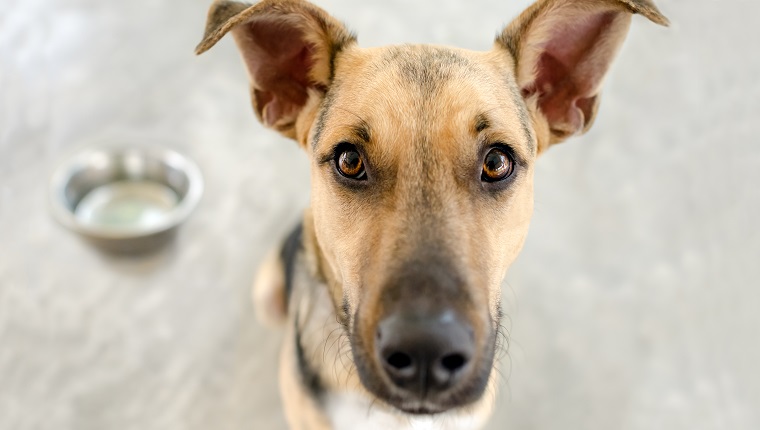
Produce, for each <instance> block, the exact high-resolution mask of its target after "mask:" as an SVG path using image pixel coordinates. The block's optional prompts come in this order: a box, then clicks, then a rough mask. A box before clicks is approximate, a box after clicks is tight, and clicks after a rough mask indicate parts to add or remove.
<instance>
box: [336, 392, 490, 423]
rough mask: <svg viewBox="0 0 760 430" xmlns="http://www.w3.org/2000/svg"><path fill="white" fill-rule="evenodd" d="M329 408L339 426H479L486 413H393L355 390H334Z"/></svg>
mask: <svg viewBox="0 0 760 430" xmlns="http://www.w3.org/2000/svg"><path fill="white" fill-rule="evenodd" d="M326 412H327V415H328V416H329V418H330V421H331V422H332V424H333V428H334V429H335V430H357V429H361V430H388V429H394V430H476V429H479V428H481V427H482V426H483V421H484V417H482V416H478V415H477V414H456V415H453V414H443V415H439V416H409V415H403V414H399V413H392V412H389V411H387V410H385V409H384V408H383V407H381V406H379V405H377V404H375V405H373V404H372V402H371V401H370V400H369V399H367V398H366V397H364V396H361V395H359V394H355V393H331V394H329V395H328V398H327V402H326Z"/></svg>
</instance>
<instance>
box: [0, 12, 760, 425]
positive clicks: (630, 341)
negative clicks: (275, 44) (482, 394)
mask: <svg viewBox="0 0 760 430" xmlns="http://www.w3.org/2000/svg"><path fill="white" fill-rule="evenodd" d="M473 3H475V2H464V1H456V0H437V1H433V0H428V1H417V0H415V1H414V2H408V1H407V2H405V1H402V0H372V1H362V2H357V1H355V0H353V1H352V0H323V1H320V2H319V4H320V5H322V6H323V7H325V8H326V9H328V10H329V11H331V12H333V13H334V14H335V15H336V16H338V17H339V18H341V19H342V20H344V21H346V22H348V23H349V24H350V26H351V27H352V28H353V29H355V30H356V31H357V32H358V34H359V36H360V41H361V42H362V44H363V45H365V46H372V45H381V44H387V43H401V42H431V43H439V44H452V45H458V46H463V47H467V48H473V49H487V48H488V47H490V44H491V40H492V39H493V36H494V34H495V32H496V30H497V28H499V27H500V26H501V25H502V24H504V23H506V22H508V20H509V19H510V18H511V17H512V16H514V15H515V14H516V13H517V12H519V11H520V10H522V8H523V7H524V6H525V5H526V4H527V1H525V0H520V1H510V2H506V1H479V2H477V3H478V4H482V7H477V8H475V7H473V6H472V4H473ZM660 4H661V7H662V9H663V11H664V12H665V13H666V14H667V15H669V17H670V18H671V19H672V21H673V26H672V27H671V28H670V29H663V28H659V27H656V26H654V25H650V24H648V23H647V22H645V20H643V19H640V18H639V19H636V20H635V22H634V25H633V28H632V32H631V35H630V37H629V40H628V42H627V43H626V46H625V48H624V51H623V53H622V55H621V56H620V58H619V61H618V62H617V63H616V65H615V68H614V70H613V72H612V74H611V77H610V79H609V80H608V81H607V85H606V91H605V95H604V98H603V103H602V108H601V112H600V115H599V118H598V120H597V123H596V125H595V127H594V129H593V130H592V132H591V133H590V134H589V135H587V136H586V137H585V138H582V139H577V140H575V141H573V142H571V143H567V144H565V145H562V146H560V147H557V148H554V149H552V150H551V151H550V152H549V153H547V154H546V156H544V157H543V158H542V159H541V160H540V162H539V164H538V169H537V173H536V211H535V217H534V221H533V224H532V226H531V233H530V235H529V238H528V242H527V244H526V246H525V250H524V252H523V254H522V255H521V257H520V258H519V259H518V261H517V262H516V264H515V265H514V267H513V269H512V270H511V272H510V274H509V276H508V283H507V284H506V285H505V297H506V310H507V314H508V315H509V317H510V318H511V339H512V344H511V348H510V350H509V357H508V358H507V359H505V360H504V363H503V364H504V374H505V378H504V386H505V388H504V389H503V390H502V392H501V395H500V400H499V408H498V412H497V414H496V416H495V418H494V419H493V424H492V425H491V427H490V428H491V429H521V430H522V429H536V430H539V429H540V430H548V429H563V430H566V429H583V430H591V429H594V430H609V429H642V430H643V429H647V430H649V429H663V430H680V429H683V430H686V429H688V430H697V429H731V430H739V429H746V430H754V429H758V428H760V411H759V407H760V370H758V368H757V366H758V363H760V347H759V346H758V344H759V343H760V314H758V309H759V308H760V267H759V265H758V257H759V256H760V234H759V233H758V229H757V220H758V217H759V216H760V192H758V188H757V187H758V185H760V173H759V172H758V171H759V170H760V169H758V167H760V144H759V143H758V138H757V134H758V132H759V131H760V127H758V115H760V79H758V77H759V76H760V57H758V55H757V46H756V45H757V42H758V41H760V31H758V26H757V20H756V17H757V16H758V14H760V4H758V3H757V2H749V1H744V2H725V1H721V2H718V1H711V0H689V1H687V0H670V1H667V0H661V1H660ZM206 6H207V2H206V1H205V0H204V1H201V0H192V1H191V0H163V1H158V0H129V1H107V2H106V1H98V0H55V1H53V0H47V1H45V0H10V1H9V0H4V1H3V2H2V3H0V429H3V430H31V429H56V430H88V429H92V430H103V429H141V430H146V429H161V430H170V429H177V430H180V429H181V430H192V429H204V430H205V429H281V428H283V426H284V423H283V419H282V418H281V414H280V410H279V400H278V394H277V389H276V382H275V380H274V374H275V372H274V366H275V365H276V350H277V346H278V343H279V337H278V333H276V332H271V331H267V330H265V329H263V328H262V327H260V326H259V325H257V323H256V322H255V320H254V315H253V312H252V309H251V306H250V305H249V301H248V294H249V285H250V283H251V280H252V277H253V274H254V269H255V267H256V265H257V263H258V262H259V261H260V260H261V258H262V257H263V255H264V253H265V252H266V251H267V249H268V248H270V247H271V246H273V245H274V244H275V243H276V242H277V240H278V239H279V238H280V237H281V236H282V234H283V233H284V232H285V231H286V230H287V229H288V227H289V226H290V225H291V223H292V222H294V221H295V220H296V219H297V218H298V217H299V214H300V211H301V210H302V208H304V207H305V206H306V205H307V203H308V191H307V190H308V186H307V180H308V172H307V164H306V158H305V156H304V155H302V154H301V153H300V152H299V150H298V149H297V148H296V146H295V145H294V144H291V143H290V142H288V141H285V140H284V139H282V138H280V137H278V136H277V135H275V134H274V133H273V132H269V131H266V130H264V129H262V128H261V127H260V126H259V125H258V124H257V123H256V122H255V120H254V118H253V116H252V114H251V112H250V108H249V101H248V95H247V88H246V86H247V84H246V80H245V76H244V74H243V70H242V67H241V65H240V63H239V60H238V58H237V54H236V52H235V50H234V47H233V44H232V42H231V41H230V40H225V41H223V42H222V43H221V44H220V45H219V46H218V47H217V48H215V49H214V50H213V51H211V52H210V53H209V54H206V55H204V56H202V57H200V58H196V57H194V56H193V55H192V50H193V47H194V45H195V43H196V42H198V39H199V37H200V35H201V32H202V26H203V22H204V19H205V12H206ZM113 140H120V141H135V142H140V143H145V142H148V143H150V144H156V145H165V146H168V147H172V148H175V149H178V150H180V151H182V152H184V153H186V154H188V155H189V156H191V157H192V158H194V159H195V160H197V161H198V162H199V164H200V166H201V168H202V170H203V172H204V175H205V179H206V185H207V186H206V194H205V196H204V198H203V201H202V203H201V205H200V207H199V208H198V210H197V212H196V213H195V214H194V216H193V217H192V218H191V219H190V221H189V222H188V223H187V225H186V226H185V227H184V229H183V230H182V232H181V235H180V236H179V237H178V238H177V239H178V240H177V241H176V242H175V243H174V244H173V246H171V247H170V248H168V249H166V250H164V251H162V252H160V253H159V254H157V255H153V256H150V257H143V258H113V257H109V256H105V255H102V254H100V253H98V252H97V251H96V250H94V249H92V248H91V247H89V246H88V245H87V244H85V243H82V242H80V241H79V240H78V239H77V238H76V237H74V236H73V235H72V234H70V233H69V232H67V231H65V230H64V229H62V228H61V227H59V226H58V225H57V224H56V223H55V222H54V221H53V220H52V219H51V217H50V215H49V212H48V207H47V200H46V199H47V194H46V193H47V182H48V179H49V176H50V173H51V171H52V169H53V168H54V167H55V166H56V165H57V164H58V163H59V162H60V161H61V160H63V159H64V158H65V157H66V156H67V155H68V154H71V153H72V152H74V151H76V150H78V149H81V148H82V147H86V146H88V145H98V144H100V143H103V142H110V141H113ZM293 166H297V168H294V167H293Z"/></svg>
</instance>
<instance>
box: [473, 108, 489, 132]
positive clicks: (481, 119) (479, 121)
mask: <svg viewBox="0 0 760 430" xmlns="http://www.w3.org/2000/svg"><path fill="white" fill-rule="evenodd" d="M490 126H491V122H490V121H489V120H488V118H487V117H486V114H484V113H480V114H478V115H476V116H475V126H474V130H475V134H478V133H480V132H481V131H483V130H485V129H487V128H488V127H490Z"/></svg>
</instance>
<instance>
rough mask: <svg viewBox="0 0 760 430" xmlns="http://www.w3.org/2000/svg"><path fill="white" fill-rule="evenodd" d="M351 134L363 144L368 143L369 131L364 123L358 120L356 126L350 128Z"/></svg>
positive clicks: (367, 125)
mask: <svg viewBox="0 0 760 430" xmlns="http://www.w3.org/2000/svg"><path fill="white" fill-rule="evenodd" d="M351 134H353V135H354V136H356V137H357V138H359V139H361V140H362V141H363V142H364V143H369V140H370V129H369V124H367V122H366V121H364V120H360V121H359V122H358V123H357V124H354V125H352V126H351Z"/></svg>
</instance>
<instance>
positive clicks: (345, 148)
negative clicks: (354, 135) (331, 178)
mask: <svg viewBox="0 0 760 430" xmlns="http://www.w3.org/2000/svg"><path fill="white" fill-rule="evenodd" d="M335 168H336V169H338V172H340V174H341V175H343V176H345V177H346V178H349V179H356V180H360V181H361V180H365V179H367V172H366V171H365V170H364V161H362V156H361V154H359V151H358V150H357V149H356V147H355V146H354V145H351V144H344V145H341V146H340V147H338V150H337V151H335Z"/></svg>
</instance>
